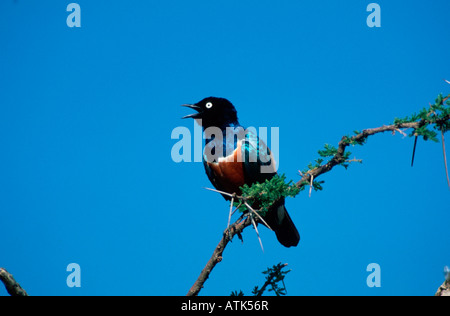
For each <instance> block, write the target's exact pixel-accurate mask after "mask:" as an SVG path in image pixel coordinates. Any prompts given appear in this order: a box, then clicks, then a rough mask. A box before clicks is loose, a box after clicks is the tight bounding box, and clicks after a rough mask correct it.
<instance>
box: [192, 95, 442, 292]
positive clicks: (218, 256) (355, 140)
mask: <svg viewBox="0 0 450 316" xmlns="http://www.w3.org/2000/svg"><path fill="white" fill-rule="evenodd" d="M448 99H449V97H446V98H445V99H443V100H441V102H442V101H443V102H445V101H447V100H448ZM443 102H442V103H443ZM449 120H450V115H445V116H444V117H441V118H439V119H437V120H435V121H431V120H428V118H422V119H421V120H420V121H415V122H397V123H395V124H391V125H384V126H381V127H377V128H371V129H365V130H363V131H362V132H360V133H357V134H356V135H354V136H352V137H348V136H344V137H342V139H341V141H340V142H339V145H338V148H337V151H336V153H335V154H334V155H333V156H332V157H331V159H330V160H329V161H328V162H327V163H326V164H323V165H320V166H316V167H314V168H312V169H310V170H308V172H305V173H301V176H302V178H301V179H300V180H299V181H298V182H297V183H296V186H297V187H298V188H299V189H302V188H303V187H305V186H307V185H311V189H312V188H313V184H314V180H315V179H316V178H317V177H319V176H321V175H323V174H325V173H327V172H330V171H331V170H332V169H333V168H334V167H336V166H338V165H343V166H346V163H349V162H354V161H357V162H360V160H358V159H353V160H349V159H348V155H346V149H347V148H348V147H349V146H350V145H354V144H364V143H365V142H366V140H367V138H368V137H370V136H373V135H376V134H380V133H385V132H392V133H393V134H395V132H399V133H401V134H403V135H405V133H404V132H403V131H402V130H401V129H414V130H419V129H421V128H423V127H425V126H428V125H432V124H436V125H437V124H439V125H442V126H443V125H444V124H449ZM442 134H443V133H442ZM416 136H417V135H416ZM442 141H443V142H444V139H442ZM444 146H445V144H444ZM444 148H445V147H444ZM444 157H445V152H444ZM449 186H450V181H449ZM310 194H311V190H310ZM276 202H277V201H274V203H276ZM242 219H243V217H242V216H241V217H240V218H239V219H238V221H236V222H235V223H234V224H233V225H231V226H230V228H229V229H227V230H225V232H224V234H223V237H222V239H221V241H220V242H219V244H218V245H217V247H216V249H215V250H214V252H213V255H212V257H211V258H210V259H209V261H208V263H207V264H206V266H205V268H204V269H203V270H202V272H201V274H200V276H199V277H198V279H197V280H196V282H195V283H194V285H193V286H192V288H191V289H190V290H189V292H188V294H187V296H195V295H198V293H199V292H200V290H201V289H202V288H203V285H204V283H205V282H206V280H207V279H208V277H209V275H210V274H211V272H212V270H213V269H214V267H215V266H216V264H217V263H219V262H220V261H222V254H223V252H224V250H225V247H226V246H227V244H228V242H229V241H231V239H232V238H233V237H234V236H235V235H240V234H241V233H242V231H243V230H244V229H245V228H246V227H247V226H250V225H251V224H252V222H251V219H252V217H251V216H248V217H247V218H246V219H245V220H242Z"/></svg>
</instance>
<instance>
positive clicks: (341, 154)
mask: <svg viewBox="0 0 450 316" xmlns="http://www.w3.org/2000/svg"><path fill="white" fill-rule="evenodd" d="M448 120H450V116H446V117H445V118H444V119H443V121H448ZM428 124H430V123H429V122H427V121H426V120H421V121H419V122H410V123H399V124H392V125H384V126H381V127H377V128H370V129H365V130H363V131H362V132H361V133H359V134H357V135H355V136H353V137H348V136H344V137H342V139H341V141H340V142H339V146H338V149H337V153H336V154H335V155H334V156H333V157H332V158H331V159H330V160H329V161H328V163H326V164H324V165H322V166H319V167H316V168H314V169H312V170H309V171H308V172H307V173H305V174H303V176H302V178H301V179H300V180H299V181H298V182H297V183H296V185H297V187H299V188H302V187H304V186H306V185H309V184H310V183H311V182H312V180H313V179H315V178H317V177H318V176H320V175H322V174H324V173H327V172H329V171H331V170H332V169H333V168H334V167H336V166H339V165H342V164H343V163H345V162H347V159H346V157H345V150H346V149H347V147H349V146H350V145H351V144H352V143H359V144H362V143H364V142H365V141H366V140H367V138H368V137H369V136H372V135H375V134H380V133H385V132H393V133H395V132H397V131H399V129H400V128H403V129H411V128H413V129H418V128H420V127H422V126H425V125H428ZM400 132H401V131H400ZM402 133H403V132H402Z"/></svg>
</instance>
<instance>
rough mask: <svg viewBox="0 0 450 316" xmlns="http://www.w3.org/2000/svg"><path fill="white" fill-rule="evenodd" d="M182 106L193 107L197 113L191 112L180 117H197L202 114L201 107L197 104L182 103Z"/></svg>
mask: <svg viewBox="0 0 450 316" xmlns="http://www.w3.org/2000/svg"><path fill="white" fill-rule="evenodd" d="M182 106H184V107H187V108H191V109H194V110H196V111H197V112H198V113H193V114H189V115H186V116H183V117H182V119H186V118H193V119H197V118H200V117H201V115H202V112H201V110H202V108H201V107H199V106H198V105H195V104H183V105H182Z"/></svg>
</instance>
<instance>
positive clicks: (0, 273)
mask: <svg viewBox="0 0 450 316" xmlns="http://www.w3.org/2000/svg"><path fill="white" fill-rule="evenodd" d="M0 280H1V281H2V282H3V284H4V285H5V287H6V291H8V293H9V295H11V296H28V294H27V292H26V291H25V290H24V289H23V288H22V287H21V286H20V284H19V283H17V281H16V280H14V278H13V276H12V275H11V274H10V273H9V272H8V271H6V270H5V269H3V268H0Z"/></svg>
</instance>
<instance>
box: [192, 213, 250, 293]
mask: <svg viewBox="0 0 450 316" xmlns="http://www.w3.org/2000/svg"><path fill="white" fill-rule="evenodd" d="M251 224H252V222H251V219H250V217H249V216H247V217H245V218H244V215H242V216H241V217H239V219H238V220H237V221H236V222H235V223H234V224H232V225H231V226H230V227H229V228H227V229H226V230H225V231H224V232H223V236H222V239H221V240H220V242H219V244H218V245H217V247H216V249H214V252H213V254H212V256H211V258H210V259H209V261H208V263H207V264H206V266H205V267H204V268H203V270H202V272H201V273H200V276H199V277H198V278H197V281H195V283H194V285H193V286H192V287H191V289H190V290H189V292H188V293H187V295H186V296H197V295H198V293H199V292H200V290H201V289H202V288H203V285H204V284H205V282H206V280H207V279H208V278H209V275H210V274H211V272H212V270H213V269H214V267H215V266H216V264H218V263H219V262H220V261H222V254H223V251H224V250H225V247H226V246H227V245H228V243H229V242H230V241H231V240H232V239H233V237H234V236H236V235H238V236H240V235H241V233H242V232H243V231H244V229H245V228H246V227H247V226H250V225H251Z"/></svg>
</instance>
